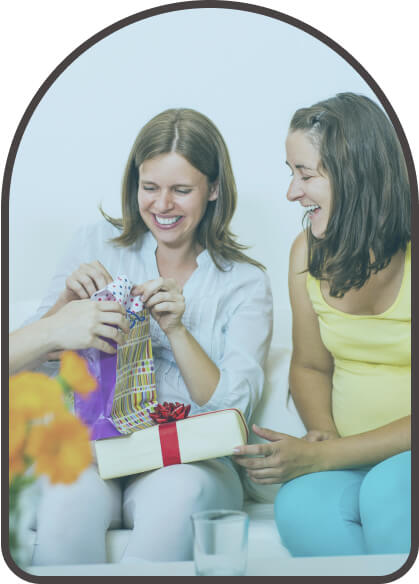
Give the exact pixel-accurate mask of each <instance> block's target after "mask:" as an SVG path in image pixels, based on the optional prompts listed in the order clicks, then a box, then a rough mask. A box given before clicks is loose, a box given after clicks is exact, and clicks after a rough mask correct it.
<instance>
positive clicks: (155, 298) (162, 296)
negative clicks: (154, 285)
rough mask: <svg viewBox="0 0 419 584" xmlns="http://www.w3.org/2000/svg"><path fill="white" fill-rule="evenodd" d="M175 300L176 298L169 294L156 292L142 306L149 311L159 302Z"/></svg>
mask: <svg viewBox="0 0 419 584" xmlns="http://www.w3.org/2000/svg"><path fill="white" fill-rule="evenodd" d="M175 300H176V298H174V297H173V295H172V293H170V292H157V293H156V294H153V295H152V296H151V297H150V298H149V300H148V301H147V302H144V304H145V305H146V306H147V308H150V309H151V308H153V307H154V306H156V304H159V303H161V302H174V301H175Z"/></svg>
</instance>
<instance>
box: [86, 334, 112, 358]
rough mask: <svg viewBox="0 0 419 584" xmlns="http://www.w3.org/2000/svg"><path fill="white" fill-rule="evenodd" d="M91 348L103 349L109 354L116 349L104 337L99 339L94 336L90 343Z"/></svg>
mask: <svg viewBox="0 0 419 584" xmlns="http://www.w3.org/2000/svg"><path fill="white" fill-rule="evenodd" d="M91 346H92V347H93V348H95V349H98V350H99V351H103V352H104V353H108V354H109V355H113V354H115V353H116V349H115V348H114V347H113V346H112V345H111V344H110V343H108V342H106V341H105V340H104V339H100V338H98V337H96V338H95V339H94V340H93V342H92V345H91Z"/></svg>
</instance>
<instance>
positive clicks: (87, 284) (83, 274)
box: [60, 260, 113, 303]
mask: <svg viewBox="0 0 419 584" xmlns="http://www.w3.org/2000/svg"><path fill="white" fill-rule="evenodd" d="M112 281H113V278H112V276H111V275H110V274H109V272H108V271H107V270H106V268H105V267H104V266H103V265H102V264H101V263H100V262H99V261H98V260H96V261H94V262H91V263H88V264H81V265H80V266H79V267H78V268H77V270H75V271H74V272H73V273H72V274H71V275H70V276H68V278H67V279H66V281H65V289H64V291H63V292H62V293H61V295H60V300H61V301H62V302H63V303H67V302H71V301H72V300H84V299H88V298H90V297H91V296H92V294H94V293H95V292H97V291H98V290H101V289H102V288H104V287H105V286H107V285H108V284H110V283H111V282H112Z"/></svg>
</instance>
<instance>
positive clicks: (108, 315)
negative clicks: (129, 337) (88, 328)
mask: <svg viewBox="0 0 419 584" xmlns="http://www.w3.org/2000/svg"><path fill="white" fill-rule="evenodd" d="M110 304H113V305H114V307H115V308H116V306H115V305H116V304H117V303H115V302H111V303H110ZM98 306H99V307H100V312H99V319H100V322H101V323H102V324H107V325H114V326H117V327H118V328H120V329H121V330H122V331H123V332H124V333H129V321H128V319H127V318H126V316H125V314H126V313H125V311H124V310H123V308H122V307H121V306H120V305H119V304H118V306H119V307H120V309H121V311H115V310H110V309H109V308H108V307H105V306H104V303H100V304H99V303H98Z"/></svg>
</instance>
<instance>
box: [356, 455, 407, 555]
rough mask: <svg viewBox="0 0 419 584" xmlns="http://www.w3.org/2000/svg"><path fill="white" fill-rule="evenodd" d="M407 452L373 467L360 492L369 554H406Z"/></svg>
mask: <svg viewBox="0 0 419 584" xmlns="http://www.w3.org/2000/svg"><path fill="white" fill-rule="evenodd" d="M410 463H411V457H410V451H408V452H403V453H401V454H398V455H396V456H392V457H391V458H388V459H386V460H384V461H383V462H381V463H379V464H377V465H376V466H374V467H373V468H372V469H371V470H370V471H369V473H368V474H367V475H366V477H365V479H364V481H363V483H362V486H361V490H360V513H361V520H362V525H363V529H364V534H365V540H366V544H367V548H368V551H369V553H407V552H408V551H409V549H410V521H411V509H410V500H411V482H410V474H411V467H410Z"/></svg>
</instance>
